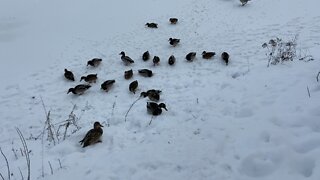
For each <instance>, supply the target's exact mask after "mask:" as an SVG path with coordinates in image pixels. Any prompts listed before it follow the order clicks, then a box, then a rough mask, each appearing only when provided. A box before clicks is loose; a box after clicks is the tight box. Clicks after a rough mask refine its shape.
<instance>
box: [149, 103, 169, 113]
mask: <svg viewBox="0 0 320 180" xmlns="http://www.w3.org/2000/svg"><path fill="white" fill-rule="evenodd" d="M161 108H163V109H165V110H166V111H168V110H167V107H166V105H165V104H164V103H160V104H157V103H155V102H147V111H148V113H150V114H152V115H154V116H157V115H160V114H161V113H162V109H161Z"/></svg>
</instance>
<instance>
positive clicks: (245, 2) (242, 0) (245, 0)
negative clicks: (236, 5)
mask: <svg viewBox="0 0 320 180" xmlns="http://www.w3.org/2000/svg"><path fill="white" fill-rule="evenodd" d="M248 1H250V0H240V2H241V5H242V6H244V5H246V4H247V3H248Z"/></svg>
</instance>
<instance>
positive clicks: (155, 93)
mask: <svg viewBox="0 0 320 180" xmlns="http://www.w3.org/2000/svg"><path fill="white" fill-rule="evenodd" d="M160 93H161V91H160V90H155V89H150V90H148V91H147V92H141V93H140V96H141V97H143V98H145V97H148V98H149V99H150V100H151V101H159V100H160Z"/></svg>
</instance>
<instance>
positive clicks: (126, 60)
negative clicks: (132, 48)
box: [119, 51, 134, 65]
mask: <svg viewBox="0 0 320 180" xmlns="http://www.w3.org/2000/svg"><path fill="white" fill-rule="evenodd" d="M119 55H121V60H122V61H123V62H124V64H125V65H129V64H132V63H134V60H132V59H131V58H130V57H129V56H126V54H125V53H124V52H123V51H121V53H120V54H119Z"/></svg>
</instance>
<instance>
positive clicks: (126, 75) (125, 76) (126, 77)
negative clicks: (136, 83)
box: [124, 69, 133, 79]
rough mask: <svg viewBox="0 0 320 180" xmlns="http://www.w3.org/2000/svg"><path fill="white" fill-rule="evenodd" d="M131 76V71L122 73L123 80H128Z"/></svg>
mask: <svg viewBox="0 0 320 180" xmlns="http://www.w3.org/2000/svg"><path fill="white" fill-rule="evenodd" d="M132 76H133V71H132V69H130V70H128V71H125V72H124V78H125V79H130V78H131V77H132Z"/></svg>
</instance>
